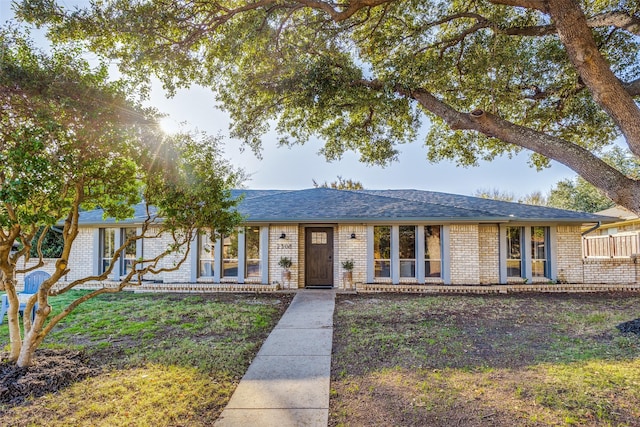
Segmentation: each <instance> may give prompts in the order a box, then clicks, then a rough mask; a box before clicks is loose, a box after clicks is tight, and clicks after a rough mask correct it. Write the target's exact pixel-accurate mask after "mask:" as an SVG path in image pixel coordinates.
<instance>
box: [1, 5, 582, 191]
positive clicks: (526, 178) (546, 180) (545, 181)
mask: <svg viewBox="0 0 640 427" xmlns="http://www.w3.org/2000/svg"><path fill="white" fill-rule="evenodd" d="M65 3H66V4H78V3H81V1H66V2H65ZM12 17H13V13H12V12H11V0H0V22H5V21H7V20H9V19H12ZM149 103H150V104H151V105H153V106H154V107H156V108H157V109H158V110H160V111H161V112H163V113H166V114H168V115H169V119H168V120H167V127H169V128H170V127H174V128H178V126H179V125H178V124H179V123H182V122H185V123H186V124H185V127H186V128H187V129H196V128H197V129H198V130H201V131H206V132H208V133H211V134H218V133H221V134H222V135H223V137H224V141H226V142H225V155H226V157H227V158H229V159H230V160H232V162H233V163H234V164H236V165H238V166H240V167H242V168H243V169H245V171H246V172H247V173H249V174H250V175H251V179H250V181H248V182H247V183H246V185H247V187H249V188H256V189H267V188H276V189H300V188H309V187H312V186H313V182H312V180H313V179H315V180H316V181H318V182H324V181H327V182H331V181H334V180H335V179H336V177H337V176H338V175H340V176H342V177H343V178H347V179H348V178H350V179H353V180H356V181H360V182H362V184H363V185H364V186H365V188H370V189H399V188H414V189H424V190H433V191H443V192H449V193H457V194H472V193H474V192H475V191H476V190H478V189H481V188H486V189H493V188H498V189H500V190H503V191H507V192H511V193H514V194H515V195H516V197H517V196H520V195H524V194H527V193H530V192H532V191H536V190H540V191H542V192H543V193H547V192H548V190H549V189H550V188H551V187H552V186H553V185H554V184H555V183H556V182H557V181H559V180H561V179H563V178H567V177H573V176H575V174H574V173H573V172H572V171H571V170H569V169H568V168H566V167H564V166H563V165H560V164H557V163H555V162H554V163H553V166H552V167H551V168H549V169H546V170H544V171H542V172H536V171H535V169H532V168H530V167H529V166H528V164H527V158H528V156H527V155H526V154H521V155H519V156H516V157H514V158H512V159H509V158H506V157H505V158H499V159H497V160H495V161H493V162H482V163H481V164H480V166H478V167H475V168H458V167H456V166H455V164H453V163H450V162H442V163H438V164H431V163H429V162H427V160H426V149H425V148H424V146H423V142H422V141H416V142H414V143H412V144H408V145H404V146H400V150H401V154H400V156H399V161H398V162H395V163H394V164H392V165H390V166H388V167H386V168H382V167H377V166H367V165H365V164H362V163H360V162H358V156H357V154H354V153H347V154H345V156H344V157H343V158H342V159H341V160H340V161H335V162H332V163H328V162H326V161H325V159H324V157H322V156H319V155H318V154H317V151H318V150H319V148H320V147H321V146H322V142H321V141H318V140H315V141H311V142H309V143H308V144H307V145H305V146H294V147H292V148H286V147H281V148H278V147H277V144H276V138H275V137H273V135H267V136H266V137H265V138H264V147H263V153H262V155H263V158H262V160H260V159H257V158H256V157H255V156H254V155H253V153H252V152H251V150H246V151H245V152H244V153H242V152H241V147H240V143H239V142H238V141H235V140H232V139H229V138H228V137H226V135H227V134H228V128H229V118H228V116H226V114H225V113H223V112H222V111H220V110H218V109H216V108H215V100H214V97H213V94H212V93H211V92H210V91H209V90H208V89H205V88H192V89H189V90H182V91H179V92H178V93H177V94H176V96H174V97H173V98H170V99H167V98H166V97H165V94H164V92H163V90H162V87H161V86H160V85H154V88H153V90H152V93H151V97H150V100H149ZM425 121H426V120H425Z"/></svg>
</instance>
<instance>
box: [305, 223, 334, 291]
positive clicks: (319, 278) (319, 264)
mask: <svg viewBox="0 0 640 427" xmlns="http://www.w3.org/2000/svg"><path fill="white" fill-rule="evenodd" d="M304 265H305V270H304V274H305V282H306V285H307V286H333V228H330V227H313V228H307V229H306V231H305V263H304Z"/></svg>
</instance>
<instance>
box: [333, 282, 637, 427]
mask: <svg viewBox="0 0 640 427" xmlns="http://www.w3.org/2000/svg"><path fill="white" fill-rule="evenodd" d="M637 317H640V297H639V296H638V295H637V294H587V295H577V294H568V295H564V294H563V295H559V294H527V295H524V294H523V295H515V296H514V295H508V296H498V295H490V296H460V295H436V296H415V295H384V294H380V295H359V296H353V295H349V296H347V295H342V296H339V297H338V300H337V303H336V315H335V324H334V327H335V329H334V347H333V359H332V389H331V411H330V425H332V426H335V425H343V426H364V425H366V426H391V425H394V426H427V425H428V426H509V427H511V426H551V425H553V426H563V425H567V426H568V425H580V426H613V425H615V426H637V425H638V420H640V337H638V336H636V335H633V334H626V335H623V334H621V333H620V332H619V331H618V330H617V329H616V328H615V326H616V325H617V324H619V323H621V322H625V321H628V320H632V319H635V318H637Z"/></svg>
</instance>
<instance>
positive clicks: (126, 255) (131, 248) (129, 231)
mask: <svg viewBox="0 0 640 427" xmlns="http://www.w3.org/2000/svg"><path fill="white" fill-rule="evenodd" d="M120 233H121V236H122V237H121V240H120V241H121V242H122V244H124V243H125V242H126V241H127V240H128V239H129V238H131V237H135V236H136V233H137V231H136V229H135V228H122V229H120ZM138 242H141V240H138V239H133V240H131V241H130V242H129V243H128V244H127V245H126V246H125V248H124V251H123V252H122V257H121V259H122V262H121V264H120V265H121V268H120V274H121V275H123V276H126V275H127V274H129V272H130V271H131V270H132V269H133V263H134V262H135V260H136V257H137V253H138Z"/></svg>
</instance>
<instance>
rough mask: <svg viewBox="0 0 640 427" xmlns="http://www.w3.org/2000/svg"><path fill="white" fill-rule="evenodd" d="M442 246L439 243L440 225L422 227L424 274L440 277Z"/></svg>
mask: <svg viewBox="0 0 640 427" xmlns="http://www.w3.org/2000/svg"><path fill="white" fill-rule="evenodd" d="M441 248H442V246H441V244H440V226H439V225H426V226H425V227H424V276H425V277H442V249H441Z"/></svg>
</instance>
